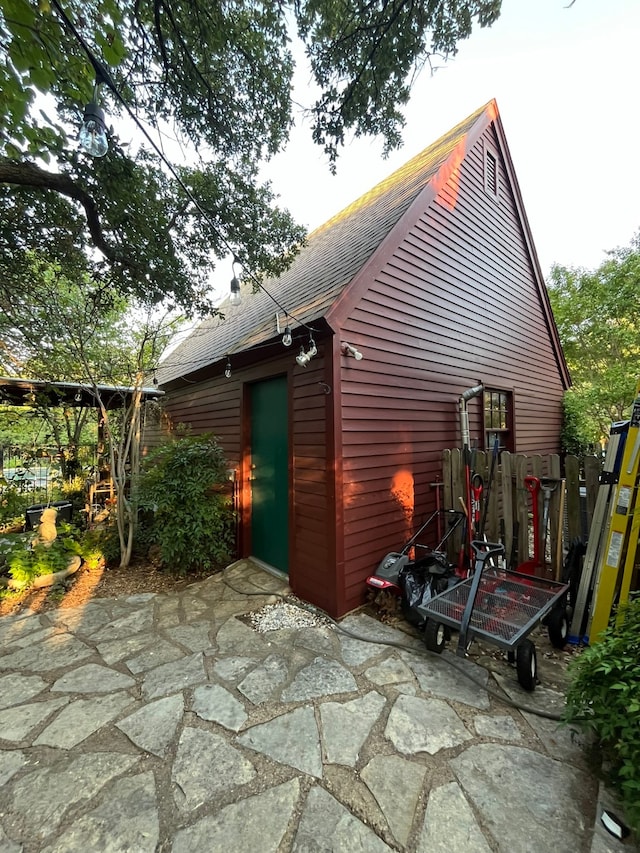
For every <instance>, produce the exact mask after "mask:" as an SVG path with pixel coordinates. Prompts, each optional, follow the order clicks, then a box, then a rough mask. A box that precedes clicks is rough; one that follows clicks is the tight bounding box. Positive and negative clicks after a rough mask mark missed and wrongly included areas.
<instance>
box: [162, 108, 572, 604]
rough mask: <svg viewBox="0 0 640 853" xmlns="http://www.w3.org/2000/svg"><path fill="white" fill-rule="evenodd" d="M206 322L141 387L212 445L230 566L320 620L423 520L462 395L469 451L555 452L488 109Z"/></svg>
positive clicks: (542, 299) (530, 300) (565, 382)
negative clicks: (245, 564)
mask: <svg viewBox="0 0 640 853" xmlns="http://www.w3.org/2000/svg"><path fill="white" fill-rule="evenodd" d="M269 294H271V296H273V297H275V299H276V300H277V303H279V305H280V306H282V307H283V308H284V309H286V311H287V312H288V314H285V313H284V312H283V311H282V310H281V309H280V308H278V307H277V306H276V303H275V302H274V301H273V299H272V298H271V297H270V295H269ZM222 312H223V314H224V319H221V318H215V319H213V320H208V321H205V322H203V323H202V324H201V325H200V326H199V327H198V328H197V329H196V330H195V331H194V332H193V333H192V334H191V336H190V337H189V338H187V339H186V340H185V341H184V342H183V343H182V344H181V345H180V346H178V347H177V348H176V349H175V350H174V351H173V352H171V354H170V355H169V356H168V357H167V359H166V360H165V361H164V362H163V364H162V367H161V370H160V371H158V378H159V380H160V384H161V387H162V388H163V390H164V391H165V392H166V413H167V415H168V418H169V422H170V423H173V424H177V423H180V422H181V423H187V424H189V425H190V426H191V428H192V431H193V432H194V433H199V432H213V433H214V434H215V435H216V436H217V437H218V439H219V441H220V443H221V444H222V446H223V448H224V450H225V452H226V454H227V457H228V459H229V460H230V466H231V467H233V468H234V469H235V476H236V478H237V485H238V489H237V492H238V500H239V512H240V540H239V553H240V554H241V555H242V556H253V557H255V558H257V559H259V560H261V561H263V562H264V563H266V564H267V565H269V566H272V567H274V568H275V569H277V570H280V571H282V572H286V573H288V575H289V581H290V584H291V586H292V588H293V590H294V592H295V593H296V594H297V595H299V596H300V597H301V598H303V599H305V600H307V601H310V602H313V603H314V604H316V605H318V606H320V607H322V608H324V609H325V610H327V611H328V612H329V613H330V614H332V615H333V616H339V615H342V614H343V613H345V612H347V611H348V610H350V609H352V608H354V607H356V606H358V605H359V604H361V603H362V601H363V599H364V595H365V578H366V577H367V575H368V574H370V573H371V572H372V571H373V570H374V569H375V568H376V567H377V565H378V562H379V561H380V559H381V558H382V556H383V555H384V554H385V553H386V552H388V551H392V550H397V549H398V548H399V547H400V545H401V544H402V543H403V542H404V541H405V540H406V539H407V538H408V536H407V531H408V530H411V529H412V528H413V527H414V526H415V525H417V523H418V522H419V521H420V520H421V519H422V518H424V517H426V514H427V512H429V511H430V510H431V509H433V506H434V501H435V497H434V490H433V488H432V487H431V486H430V484H431V483H432V482H433V481H434V480H435V479H436V478H437V476H438V474H439V473H440V464H441V462H440V460H441V454H442V450H443V449H444V448H448V447H456V446H460V442H461V437H460V431H459V423H458V402H459V399H460V396H461V394H462V393H463V392H464V391H465V390H467V389H469V388H470V387H473V386H475V385H476V384H478V383H482V385H483V386H484V388H485V391H484V393H483V394H482V395H479V396H478V397H476V398H474V399H473V400H471V401H470V402H469V404H468V408H469V418H470V435H471V439H472V442H475V443H476V445H478V446H480V447H484V446H488V447H492V446H493V442H494V440H495V436H496V435H497V436H498V438H499V440H500V445H501V446H502V447H506V448H508V449H509V450H512V451H518V452H524V453H534V452H535V453H551V452H558V450H559V434H560V427H561V401H562V395H563V392H564V391H565V390H566V389H567V387H568V386H569V382H570V380H569V375H568V372H567V367H566V363H565V361H564V357H563V354H562V349H561V346H560V342H559V339H558V334H557V330H556V326H555V323H554V320H553V316H552V313H551V309H550V305H549V300H548V297H547V293H546V290H545V285H544V282H543V277H542V274H541V271H540V267H539V264H538V260H537V258H536V252H535V249H534V245H533V240H532V237H531V233H530V229H529V225H528V222H527V217H526V215H525V211H524V207H523V204H522V198H521V195H520V190H519V188H518V182H517V179H516V175H515V171H514V168H513V163H512V161H511V157H510V155H509V150H508V147H507V142H506V139H505V135H504V130H503V126H502V122H501V120H500V116H499V114H498V109H497V105H496V103H495V101H491V102H490V103H488V104H487V105H486V106H484V107H482V108H481V109H479V110H478V111H477V112H475V113H474V114H473V115H471V116H469V118H467V119H465V121H463V122H461V123H460V124H459V125H458V126H457V127H455V128H453V129H452V130H451V131H450V132H449V133H447V134H446V135H445V136H443V137H442V138H441V139H438V140H437V141H436V142H435V143H434V144H433V145H431V146H429V147H428V148H426V149H425V150H424V151H423V152H422V153H420V154H418V155H417V156H416V157H414V158H413V159H412V160H410V161H409V162H408V163H407V164H406V165H405V166H404V167H402V168H401V169H399V170H398V171H397V172H395V173H394V174H392V175H391V176H390V177H389V178H387V179H386V180H385V181H383V182H382V183H380V184H378V186H376V187H374V188H373V189H372V190H371V191H370V192H368V193H367V194H366V195H364V196H363V197H362V198H360V199H358V200H357V201H355V202H354V203H353V204H352V205H350V206H349V207H347V208H346V209H345V210H343V211H342V212H341V213H338V214H337V215H336V216H335V217H334V218H333V219H331V220H330V221H329V222H327V223H326V224H325V225H323V226H322V227H321V228H318V229H317V230H316V231H314V232H313V233H312V234H311V235H310V236H309V238H308V242H307V245H306V246H305V247H304V248H303V249H302V251H301V252H300V254H299V255H298V256H297V258H296V260H295V262H294V263H293V265H292V266H291V267H290V269H289V270H288V271H287V272H285V273H284V274H283V275H282V276H281V277H279V278H278V279H277V280H272V281H268V282H265V289H264V290H261V291H259V292H258V293H255V294H254V293H252V290H251V287H250V286H248V287H247V288H246V289H245V288H243V301H242V304H241V305H239V306H232V305H229V304H228V303H227V304H225V305H223V306H222ZM287 325H290V326H291V330H292V334H293V345H292V346H291V347H289V348H287V347H285V346H283V343H282V336H283V333H284V331H285V327H286V326H287ZM310 349H311V350H313V349H316V350H317V352H316V354H315V355H313V356H312V357H311V358H310V359H309V360H308V362H307V363H306V364H304V362H305V359H301V361H302V362H303V364H302V365H301V364H300V363H298V360H297V358H296V357H297V356H299V355H300V354H301V352H304V353H308V352H309V350H310ZM359 355H361V356H362V357H361V358H359V357H358V356H359ZM228 364H229V365H230V368H231V373H230V376H229V377H228V378H227V376H225V368H226V367H227V365H228ZM227 372H228V371H227Z"/></svg>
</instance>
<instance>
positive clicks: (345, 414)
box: [341, 130, 564, 609]
mask: <svg viewBox="0 0 640 853" xmlns="http://www.w3.org/2000/svg"><path fill="white" fill-rule="evenodd" d="M486 136H487V139H488V140H489V141H491V142H493V143H494V144H496V141H497V140H496V139H495V137H494V135H493V131H491V130H490V131H488V132H487V134H486ZM482 144H483V143H482V141H480V142H479V143H478V144H477V145H476V146H475V147H474V148H473V150H472V152H471V153H470V154H469V155H468V156H467V158H466V159H465V161H464V163H463V165H462V167H461V170H460V175H459V180H458V181H457V182H456V183H457V192H454V190H453V186H454V184H453V183H452V182H450V183H449V185H448V186H447V187H445V188H444V189H443V191H442V192H441V194H440V196H439V197H438V198H437V199H436V201H435V202H434V203H432V204H431V205H430V207H429V209H428V210H427V211H425V212H424V213H423V214H422V215H421V216H420V217H419V218H418V219H417V221H416V222H415V223H413V225H411V227H410V228H408V230H407V234H406V237H405V239H404V240H403V241H402V244H401V245H400V246H399V247H398V249H397V251H395V252H394V253H393V256H392V257H391V258H390V260H389V261H388V262H387V263H386V264H385V266H384V268H383V269H382V270H380V272H379V274H377V275H376V276H375V279H374V280H372V281H371V282H370V284H369V287H368V288H367V290H366V292H365V293H364V295H363V296H362V298H361V300H360V301H359V303H358V304H357V306H356V307H355V309H354V310H353V311H352V312H351V313H350V316H349V317H348V318H347V319H346V320H345V322H344V326H343V328H342V329H341V336H342V339H343V340H348V341H350V342H352V343H354V344H355V345H356V346H357V347H358V349H360V350H361V351H362V352H363V354H364V359H363V361H361V362H358V363H357V364H356V363H353V362H351V361H348V362H347V364H346V365H344V366H343V368H342V374H341V376H342V386H341V401H342V415H341V424H342V435H341V441H342V453H343V470H344V493H345V499H344V532H345V539H344V555H345V578H344V584H345V593H344V594H345V600H346V604H347V609H349V608H351V607H354V606H356V605H357V604H358V603H359V602H360V601H362V598H363V595H364V579H365V578H366V576H367V574H369V573H370V572H371V571H373V570H374V569H375V567H376V566H377V564H378V562H379V561H380V560H381V559H382V557H383V556H384V554H385V553H386V552H388V551H392V550H397V549H398V548H399V547H401V545H402V544H403V542H404V541H406V539H407V538H408V535H407V532H408V531H410V530H412V529H413V528H414V527H416V526H417V524H418V521H417V520H418V519H422V518H423V517H424V515H425V512H427V511H429V510H430V509H432V508H433V506H434V504H435V490H434V489H433V488H432V487H431V486H430V485H429V484H430V483H432V482H434V481H435V480H436V478H437V476H438V474H439V473H440V458H441V451H442V449H443V448H445V447H455V446H459V444H460V434H459V426H458V423H459V414H458V400H459V396H460V394H461V393H462V391H464V390H465V389H466V388H468V387H471V386H472V385H475V384H476V383H477V382H484V383H485V384H486V385H488V386H490V387H497V388H501V389H504V390H508V391H512V392H513V395H514V407H515V426H516V428H515V437H516V442H517V445H516V449H517V450H518V451H521V452H529V453H532V452H557V450H558V443H559V430H560V419H561V398H562V394H563V390H564V387H563V377H562V373H561V371H560V368H559V365H558V362H557V359H556V354H555V351H554V349H553V345H552V341H551V334H550V330H549V328H548V326H547V320H546V316H545V308H544V306H543V304H542V301H541V298H540V294H539V291H538V283H537V280H536V277H535V271H534V268H533V265H532V261H531V258H530V256H529V253H528V247H527V242H526V238H525V235H524V233H523V230H522V227H521V222H520V219H519V214H518V210H517V206H516V202H515V199H514V197H513V196H512V195H511V193H510V190H509V186H508V184H507V183H506V182H505V175H506V173H505V168H504V164H501V166H500V181H501V184H500V201H499V203H497V204H496V203H495V201H494V200H493V199H491V198H490V197H489V196H488V195H487V194H486V193H485V192H484V188H483V173H482V168H483V157H482ZM469 410H470V416H471V425H472V430H473V435H474V436H475V438H476V439H478V440H482V436H481V433H480V401H479V400H472V401H471V402H470V403H469ZM394 490H395V491H394ZM401 502H404V504H405V505H404V507H403V506H401ZM414 520H415V522H416V523H415V524H414Z"/></svg>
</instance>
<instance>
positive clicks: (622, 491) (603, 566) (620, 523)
mask: <svg viewBox="0 0 640 853" xmlns="http://www.w3.org/2000/svg"><path fill="white" fill-rule="evenodd" d="M639 465H640V383H639V384H638V386H637V388H636V399H635V400H634V403H633V411H632V412H631V420H630V422H629V433H628V435H627V440H626V442H625V447H624V454H623V456H622V464H621V466H620V474H619V477H618V485H617V486H616V488H615V492H614V495H613V498H612V513H611V521H610V524H609V532H608V535H607V542H606V547H605V548H604V549H603V551H602V556H601V562H600V566H599V567H598V573H597V580H596V584H595V587H594V598H593V607H592V613H591V621H590V624H589V625H588V626H587V634H588V635H589V641H590V642H591V643H594V642H597V640H598V638H599V636H600V634H601V633H602V631H604V629H605V628H606V627H607V625H608V623H609V618H610V616H611V609H612V607H613V603H614V600H615V598H616V593H618V603H619V604H624V603H625V602H626V601H627V599H628V598H629V590H630V588H631V579H632V576H633V571H634V567H635V563H636V552H637V550H638V536H639V535H640V499H639V498H638V467H639Z"/></svg>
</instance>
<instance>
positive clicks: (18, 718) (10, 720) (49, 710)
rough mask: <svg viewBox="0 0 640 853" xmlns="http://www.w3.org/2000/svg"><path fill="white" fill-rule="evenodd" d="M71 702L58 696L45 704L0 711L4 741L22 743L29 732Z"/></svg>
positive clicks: (0, 727)
mask: <svg viewBox="0 0 640 853" xmlns="http://www.w3.org/2000/svg"><path fill="white" fill-rule="evenodd" d="M68 701H69V700H68V699H67V698H63V697H60V696H58V697H57V698H55V699H48V700H47V701H44V702H33V703H32V704H30V705H14V706H13V707H12V708H7V710H6V711H0V735H1V737H2V739H3V740H11V741H21V740H24V739H25V738H26V737H27V735H28V734H29V732H31V731H32V730H33V729H35V728H36V727H37V726H39V725H40V723H43V722H44V721H45V720H46V719H47V718H48V717H50V716H51V715H52V714H53V713H54V711H59V710H60V708H61V707H62V706H63V705H66V704H67V702H68Z"/></svg>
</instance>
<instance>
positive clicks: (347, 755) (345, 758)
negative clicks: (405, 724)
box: [320, 690, 386, 767]
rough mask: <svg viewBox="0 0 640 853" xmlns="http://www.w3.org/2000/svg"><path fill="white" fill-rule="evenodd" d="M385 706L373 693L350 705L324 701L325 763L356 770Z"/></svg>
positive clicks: (349, 703) (381, 698)
mask: <svg viewBox="0 0 640 853" xmlns="http://www.w3.org/2000/svg"><path fill="white" fill-rule="evenodd" d="M385 704H386V700H385V699H384V697H383V696H381V695H380V694H379V693H376V692H375V691H374V690H372V691H371V692H370V693H367V694H366V695H365V696H362V697H359V698H358V699H352V700H351V701H350V702H343V703H340V702H323V703H322V704H321V705H320V719H321V720H322V732H323V743H324V759H325V761H327V762H328V763H330V764H346V765H348V766H349V767H355V766H356V763H357V761H358V757H359V755H360V750H361V749H362V746H363V744H364V742H365V740H366V739H367V737H368V736H369V732H370V731H371V728H372V726H373V725H374V724H375V722H376V721H377V719H378V717H379V716H380V712H381V711H382V709H383V708H384V706H385Z"/></svg>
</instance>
